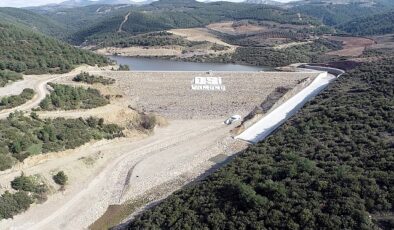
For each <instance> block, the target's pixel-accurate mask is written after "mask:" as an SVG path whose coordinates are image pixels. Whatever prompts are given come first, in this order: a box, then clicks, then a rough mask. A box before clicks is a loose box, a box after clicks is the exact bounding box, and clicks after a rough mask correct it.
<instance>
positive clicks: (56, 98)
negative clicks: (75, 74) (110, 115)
mask: <svg viewBox="0 0 394 230" xmlns="http://www.w3.org/2000/svg"><path fill="white" fill-rule="evenodd" d="M49 85H50V86H51V87H52V88H53V90H52V92H51V93H50V94H49V95H48V96H47V97H46V98H45V99H44V100H42V101H41V103H40V107H41V108H42V109H43V110H57V109H64V110H71V109H92V108H96V107H99V106H103V105H106V104H108V103H109V101H108V100H107V99H106V98H105V97H103V96H102V95H101V94H100V92H99V91H98V90H96V89H93V88H88V89H85V88H83V87H73V86H69V85H59V84H53V83H50V84H49Z"/></svg>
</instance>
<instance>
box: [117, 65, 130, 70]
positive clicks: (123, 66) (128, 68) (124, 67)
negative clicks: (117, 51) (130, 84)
mask: <svg viewBox="0 0 394 230" xmlns="http://www.w3.org/2000/svg"><path fill="white" fill-rule="evenodd" d="M118 70H119V71H129V70H130V67H129V66H128V65H122V64H120V65H119V69H118Z"/></svg>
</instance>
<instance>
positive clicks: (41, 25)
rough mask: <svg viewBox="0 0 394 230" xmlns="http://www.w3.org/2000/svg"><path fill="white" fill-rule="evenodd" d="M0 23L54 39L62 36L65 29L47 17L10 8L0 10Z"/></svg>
mask: <svg viewBox="0 0 394 230" xmlns="http://www.w3.org/2000/svg"><path fill="white" fill-rule="evenodd" d="M0 22H8V23H12V24H19V25H23V26H27V27H29V28H31V29H33V30H35V31H39V32H41V33H45V34H47V35H50V36H56V37H62V36H64V31H65V29H66V28H65V27H64V25H63V24H61V23H59V22H56V21H55V20H52V19H50V18H49V17H46V16H44V15H40V14H37V13H34V12H32V11H29V10H25V9H19V8H11V7H4V8H0Z"/></svg>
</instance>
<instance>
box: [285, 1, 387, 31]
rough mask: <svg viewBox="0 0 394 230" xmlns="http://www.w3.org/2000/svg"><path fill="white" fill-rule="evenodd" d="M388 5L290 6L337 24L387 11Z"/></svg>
mask: <svg viewBox="0 0 394 230" xmlns="http://www.w3.org/2000/svg"><path fill="white" fill-rule="evenodd" d="M390 9H392V8H390V7H389V6H388V5H383V4H380V3H379V4H374V5H372V6H368V7H366V6H364V5H363V4H360V3H356V4H302V5H296V6H294V7H292V8H291V10H292V11H294V12H299V13H301V14H304V15H309V16H311V17H314V18H317V19H320V20H321V21H322V22H323V23H324V24H326V25H330V26H333V25H338V24H342V23H345V22H347V21H350V20H353V19H354V18H358V17H367V16H372V15H375V14H381V13H386V12H388V11H389V10H390Z"/></svg>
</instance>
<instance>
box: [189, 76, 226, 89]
mask: <svg viewBox="0 0 394 230" xmlns="http://www.w3.org/2000/svg"><path fill="white" fill-rule="evenodd" d="M192 90H208V91H226V86H224V85H223V82H222V78H221V77H195V78H194V81H193V83H192Z"/></svg>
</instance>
